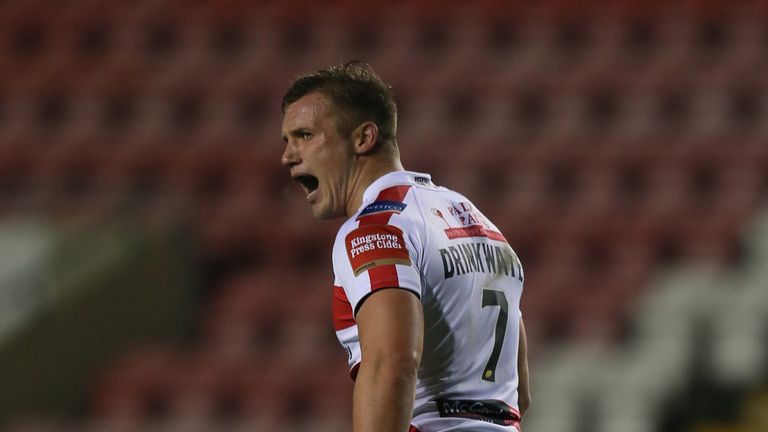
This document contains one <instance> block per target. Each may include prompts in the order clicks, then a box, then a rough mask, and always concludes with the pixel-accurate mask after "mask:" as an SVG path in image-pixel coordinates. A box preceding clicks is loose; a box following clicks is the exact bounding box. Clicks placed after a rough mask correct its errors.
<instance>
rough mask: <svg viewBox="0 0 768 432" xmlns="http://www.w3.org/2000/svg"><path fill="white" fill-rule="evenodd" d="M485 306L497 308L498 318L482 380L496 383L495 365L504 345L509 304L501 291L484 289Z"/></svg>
mask: <svg viewBox="0 0 768 432" xmlns="http://www.w3.org/2000/svg"><path fill="white" fill-rule="evenodd" d="M486 306H499V307H500V310H499V317H498V318H497V319H496V331H495V332H494V340H493V350H492V351H491V356H490V357H489V358H488V363H486V364H485V369H484V370H483V380H485V381H491V382H496V365H498V363H499V356H500V355H501V347H502V345H503V344H504V335H506V333H507V315H508V312H509V304H508V303H507V297H506V296H505V295H504V293H503V292H501V291H496V290H490V289H484V290H483V307H486Z"/></svg>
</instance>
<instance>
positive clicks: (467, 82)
mask: <svg viewBox="0 0 768 432" xmlns="http://www.w3.org/2000/svg"><path fill="white" fill-rule="evenodd" d="M648 3H649V2H647V1H645V2H640V1H636V0H623V1H618V2H607V1H602V0H590V1H587V2H580V3H579V6H578V8H574V7H573V5H572V4H571V3H570V2H567V1H563V0H547V1H541V2H514V5H511V4H510V2H506V1H497V0H493V1H487V2H483V1H474V2H458V1H448V2H436V1H418V2H406V1H396V2H388V3H387V5H386V6H384V5H383V4H381V3H380V2H373V1H366V2H362V3H361V2H351V1H348V0H336V1H333V2H328V4H323V5H322V6H320V5H319V4H316V2H309V1H302V0H292V1H287V2H267V1H256V2H246V1H234V0H232V1H226V2H194V3H193V4H188V3H187V2H181V1H175V2H158V1H154V0H143V1H137V2H131V3H130V5H128V4H126V5H121V7H120V8H119V9H120V10H119V11H118V10H116V9H115V8H112V7H109V6H107V5H105V4H102V3H101V2H95V1H85V0H84V1H76V2H69V3H67V4H66V5H65V4H62V5H51V4H50V2H44V1H42V0H36V1H29V2H26V1H7V2H1V3H0V40H2V41H6V42H7V44H6V46H3V49H5V50H6V51H5V52H6V54H7V55H3V56H0V182H2V185H0V215H3V216H6V215H13V214H17V213H19V212H22V211H28V210H36V211H42V212H50V213H51V214H57V213H60V212H68V213H70V212H75V213H76V212H85V213H89V212H90V213H94V212H99V211H100V209H102V210H103V209H104V208H105V207H117V206H119V205H121V203H123V202H124V201H125V200H128V199H137V200H138V203H139V206H140V207H142V208H145V209H146V211H151V210H152V208H154V207H155V206H160V207H173V208H174V209H177V208H179V209H184V211H185V212H187V213H188V215H189V216H191V217H192V219H193V220H194V221H195V229H196V233H197V235H198V237H199V239H200V243H201V244H202V245H203V254H204V258H205V259H206V260H207V262H208V263H209V264H210V265H211V266H212V267H213V266H221V267H222V268H226V269H227V270H228V271H226V272H223V274H221V275H218V274H217V275H216V276H217V277H216V278H214V280H212V281H211V282H210V283H211V285H212V286H210V287H207V290H208V292H210V293H211V295H210V301H209V302H208V303H207V305H206V307H205V308H204V313H203V315H202V316H201V317H200V323H201V325H200V334H199V338H198V342H197V346H195V347H191V348H190V347H185V348H171V347H165V348H160V349H159V351H158V350H153V349H148V348H145V349H138V350H136V351H135V352H133V354H130V355H126V356H125V357H123V358H122V359H120V360H118V361H117V362H116V363H115V364H114V365H113V366H112V367H110V368H109V370H107V371H104V372H103V373H102V374H99V375H98V376H96V377H94V392H93V395H92V409H91V411H92V412H91V416H92V417H93V418H95V419H98V421H101V422H105V423H104V424H108V423H109V421H110V419H112V420H114V419H127V418H130V419H132V421H138V422H139V424H143V423H141V422H142V421H145V420H146V421H154V420H156V419H157V418H164V419H167V421H169V422H174V421H177V420H178V421H180V422H181V421H182V420H184V419H187V421H189V422H192V423H183V422H182V423H180V424H181V426H178V427H179V428H180V429H183V428H184V427H191V425H192V424H193V423H194V424H197V425H198V426H199V425H204V424H207V423H206V422H209V421H218V420H221V419H224V420H226V421H231V422H232V424H240V425H248V424H251V425H254V424H256V425H260V426H259V427H266V428H267V429H259V430H274V429H270V427H268V426H264V425H274V424H281V427H279V428H280V430H320V429H322V428H327V430H341V429H342V428H343V427H348V423H347V422H348V421H349V420H348V418H349V416H348V411H349V410H350V405H349V388H350V382H349V380H348V379H347V378H346V377H345V375H346V371H345V370H344V368H345V364H344V360H345V359H344V353H343V351H341V349H340V348H337V346H336V343H335V342H334V336H333V333H332V331H331V327H330V319H329V312H328V310H329V308H328V305H329V304H330V287H331V285H332V283H333V279H332V275H331V272H330V248H331V245H332V242H333V236H334V233H335V228H336V227H337V226H338V225H337V224H335V223H334V222H330V223H316V222H314V221H313V220H312V218H311V216H310V215H309V212H308V209H307V208H306V206H305V203H304V202H303V199H302V196H301V193H300V192H299V189H298V187H296V185H294V184H292V181H291V180H290V179H289V177H288V174H287V171H286V170H285V169H284V168H283V167H281V166H280V164H279V159H280V154H281V151H282V142H281V140H280V135H279V134H280V122H281V118H282V117H281V112H280V106H279V105H280V97H281V95H282V91H283V90H284V89H285V88H286V87H287V85H288V84H289V83H290V81H291V79H292V78H293V77H295V76H296V75H297V74H298V73H301V72H305V71H309V70H313V69H317V68H319V67H323V66H326V65H329V64H332V63H337V62H339V61H342V60H349V59H353V58H360V59H362V60H365V61H367V62H369V63H371V64H372V65H373V66H374V67H375V68H376V69H377V70H378V71H379V73H380V74H381V75H382V76H383V78H384V79H385V80H387V81H388V82H390V83H391V84H392V86H393V88H394V91H395V94H396V98H397V100H398V104H399V106H400V118H399V142H400V144H401V151H402V154H403V160H404V164H405V165H406V167H407V168H409V169H415V170H423V171H425V172H430V173H432V175H433V178H434V180H435V181H436V183H438V184H444V185H446V186H450V187H452V188H455V189H457V190H459V191H462V192H464V193H466V194H467V195H468V196H469V197H470V198H472V199H473V201H475V202H476V203H477V205H478V206H479V207H480V208H481V209H482V210H483V211H484V212H485V213H486V214H487V215H488V216H489V217H490V218H491V219H493V220H494V221H496V223H497V224H498V225H499V226H500V227H501V228H502V230H503V231H504V233H505V235H506V236H507V238H508V239H510V242H511V243H512V246H513V247H514V248H515V249H516V250H517V252H518V255H519V256H520V258H521V260H522V262H523V264H524V266H525V269H526V290H525V294H524V297H523V308H524V315H525V316H526V319H527V321H528V322H527V324H526V327H527V329H528V331H529V332H530V336H529V338H530V340H531V345H532V349H533V354H534V356H535V355H538V353H540V352H544V351H545V349H546V347H547V346H549V345H550V344H552V343H554V342H555V341H566V342H567V341H582V342H585V343H586V341H588V342H589V343H596V344H598V345H599V344H608V345H611V344H617V343H619V342H621V341H622V340H623V338H624V337H625V336H626V334H627V333H628V332H629V328H628V327H629V321H628V318H629V317H630V316H631V315H632V312H633V310H634V308H636V304H635V302H637V301H638V300H639V299H641V298H643V296H644V295H645V294H647V293H646V291H647V289H648V288H647V283H648V279H649V278H650V276H651V275H652V274H654V272H656V271H657V270H658V269H659V268H660V266H662V265H667V264H669V263H670V262H676V261H681V260H686V261H688V260H694V261H697V262H705V263H708V264H709V265H713V266H716V267H720V266H727V265H729V264H733V263H736V262H738V260H739V257H740V256H741V252H742V247H743V245H742V233H743V231H744V229H745V227H746V226H747V223H748V222H750V221H751V219H752V218H753V217H754V215H755V212H756V211H757V210H758V209H759V208H760V207H761V206H762V205H764V204H765V199H766V196H767V195H768V176H766V174H765V173H766V172H768V145H766V144H765V143H766V139H768V79H767V78H766V77H768V75H767V74H765V73H762V71H764V70H766V69H765V68H766V66H768V63H767V62H768V60H767V59H768V56H767V55H766V53H767V52H768V51H766V46H765V41H766V32H765V22H766V19H767V18H768V8H766V7H765V4H764V2H762V1H757V0H753V1H745V2H738V5H737V4H736V3H737V2H722V1H714V0H712V1H693V0H687V1H679V2H669V3H668V2H661V1H658V2H650V3H651V4H653V6H654V7H649V6H648ZM299 10H300V11H311V14H308V13H304V12H302V14H297V11H299ZM308 15H312V17H309V16H308ZM745 325H747V324H745ZM584 355H585V356H587V357H583V358H582V357H580V360H579V362H581V363H579V362H577V366H578V365H581V366H578V367H577V366H574V369H578V368H579V367H582V366H583V368H588V365H585V364H586V363H585V362H586V360H585V359H587V358H589V357H588V355H591V354H584ZM723 361H727V360H723ZM734 361H735V362H738V359H737V360H734ZM584 370H586V369H584ZM572 372H573V370H570V369H569V370H567V371H563V374H566V375H567V374H568V373H572ZM560 383H561V382H560V381H558V380H556V379H553V381H552V382H551V383H545V384H544V385H545V386H546V385H548V386H550V387H547V388H550V389H552V388H556V387H557V385H560ZM553 391H554V390H553ZM553 397H554V396H553ZM570 403H571V401H562V406H563V407H564V408H563V409H564V410H565V409H566V408H567V409H569V410H576V411H578V407H576V406H571V405H568V404H570ZM576 411H574V412H576ZM286 416H287V417H290V418H291V419H292V420H290V421H289V422H288V423H289V424H288V425H282V423H281V419H285V418H286ZM212 419H213V420H212ZM552 421H553V422H556V419H553V420H552ZM195 422H197V423H195ZM238 422H240V423H238ZM249 422H250V423H249ZM311 423H315V425H316V426H315V427H309V426H307V425H308V424H311ZM185 424H186V425H187V426H184V425H185ZM553 424H555V423H553ZM317 425H320V426H317ZM340 425H341V427H340ZM93 427H94V428H98V427H99V426H98V425H94V426H93ZM201 427H202V428H203V429H204V427H203V426H201ZM243 427H244V428H245V429H247V426H243ZM553 427H554V426H553ZM44 428H45V426H44V425H43V429H44ZM286 428H287V429H286ZM334 428H335V429H334ZM20 430H26V429H23V428H22V429H20ZM544 430H565V429H544ZM702 430H703V429H702Z"/></svg>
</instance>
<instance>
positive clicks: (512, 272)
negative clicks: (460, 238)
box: [440, 242, 523, 282]
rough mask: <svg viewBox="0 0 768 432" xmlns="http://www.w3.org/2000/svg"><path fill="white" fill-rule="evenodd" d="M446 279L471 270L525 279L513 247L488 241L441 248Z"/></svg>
mask: <svg viewBox="0 0 768 432" xmlns="http://www.w3.org/2000/svg"><path fill="white" fill-rule="evenodd" d="M440 258H441V259H442V260H443V272H444V276H445V278H446V279H448V278H452V277H454V276H461V275H463V274H466V273H471V272H482V273H493V274H498V275H502V274H503V275H505V276H510V277H513V278H514V277H516V278H517V279H518V280H519V281H520V282H522V281H523V270H522V269H523V266H522V265H521V264H520V259H519V258H517V256H516V255H515V253H514V252H513V251H512V248H510V247H509V246H506V245H504V246H494V245H490V244H486V243H479V242H473V243H462V244H459V245H456V246H448V247H447V248H445V249H440Z"/></svg>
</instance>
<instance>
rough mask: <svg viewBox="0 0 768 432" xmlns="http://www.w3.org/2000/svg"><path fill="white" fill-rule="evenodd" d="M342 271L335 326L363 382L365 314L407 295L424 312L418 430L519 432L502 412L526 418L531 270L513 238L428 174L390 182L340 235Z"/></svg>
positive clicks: (377, 185) (368, 198)
mask: <svg viewBox="0 0 768 432" xmlns="http://www.w3.org/2000/svg"><path fill="white" fill-rule="evenodd" d="M333 269H334V275H335V282H334V288H333V291H334V292H333V296H334V298H333V323H334V328H335V330H336V335H337V337H338V338H339V341H340V342H341V344H342V345H343V346H344V348H345V349H346V350H347V353H348V355H349V366H350V373H351V374H352V377H353V379H354V378H355V376H356V374H357V367H358V366H359V363H360V362H361V361H362V360H363V359H361V351H360V344H359V338H358V332H357V325H356V323H355V314H356V313H357V310H358V308H359V307H360V305H361V304H362V302H363V301H364V300H365V299H366V297H367V296H368V295H370V294H371V293H373V292H374V291H376V290H378V289H382V288H391V287H399V288H402V289H406V290H409V291H412V292H413V293H414V294H416V295H417V296H418V297H419V298H420V299H421V303H422V306H423V310H424V348H423V354H422V360H421V365H420V368H419V371H418V380H417V385H416V401H415V405H414V416H413V420H412V424H413V425H414V426H415V427H416V428H418V429H419V430H420V431H421V432H428V431H432V430H454V429H453V427H457V429H456V430H467V429H462V427H470V428H471V429H470V430H498V431H510V430H514V429H512V428H511V427H509V426H516V427H518V428H519V425H518V421H517V420H516V419H514V418H506V419H503V420H500V417H499V416H498V415H497V416H495V417H494V416H493V415H492V413H494V412H496V411H497V410H501V409H502V408H503V411H505V412H506V414H505V415H506V416H510V415H511V416H512V417H515V416H516V417H517V419H519V413H518V404H517V400H518V399H517V384H518V374H517V354H518V343H519V331H520V317H521V313H520V296H521V294H522V291H523V279H524V276H523V269H522V265H521V264H520V260H519V259H518V257H517V256H516V254H515V253H514V252H513V250H512V248H511V247H510V246H509V244H508V243H507V241H506V239H505V238H504V236H503V235H502V234H501V233H500V232H499V230H498V229H497V228H496V226H494V225H493V224H492V223H491V222H490V221H489V220H488V219H487V218H486V217H485V216H484V215H483V214H482V213H481V212H480V211H479V210H478V209H477V208H475V206H474V205H472V203H471V202H470V201H469V200H467V199H466V198H465V197H464V196H462V195H461V194H458V193H456V192H454V191H451V190H449V189H446V188H444V187H438V186H435V185H434V184H433V183H432V181H431V178H430V176H429V175H427V174H420V173H414V172H408V171H397V172H392V173H389V174H387V175H384V176H383V177H381V178H379V179H378V180H376V181H375V182H373V183H372V184H371V185H370V186H369V187H368V189H366V191H365V193H364V195H363V202H362V205H361V206H360V209H359V210H358V211H357V213H356V214H355V215H354V216H352V217H351V218H350V219H348V220H347V221H346V222H345V223H344V224H343V225H342V226H341V228H340V229H339V232H338V234H337V236H336V241H335V243H334V247H333ZM510 413H511V414H510ZM502 417H504V415H502ZM471 418H477V419H479V420H483V421H482V422H481V421H477V420H472V419H471Z"/></svg>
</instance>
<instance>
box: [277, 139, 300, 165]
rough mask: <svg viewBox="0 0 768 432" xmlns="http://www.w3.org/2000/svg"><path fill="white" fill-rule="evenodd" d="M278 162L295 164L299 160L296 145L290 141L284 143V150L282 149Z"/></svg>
mask: <svg viewBox="0 0 768 432" xmlns="http://www.w3.org/2000/svg"><path fill="white" fill-rule="evenodd" d="M280 162H281V163H282V164H283V165H285V166H287V167H290V166H292V165H296V164H298V163H299V162H301V160H300V158H299V153H298V152H297V151H296V147H295V146H294V145H292V144H291V143H290V142H288V143H287V144H286V145H285V150H284V151H283V155H282V157H281V158H280Z"/></svg>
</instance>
